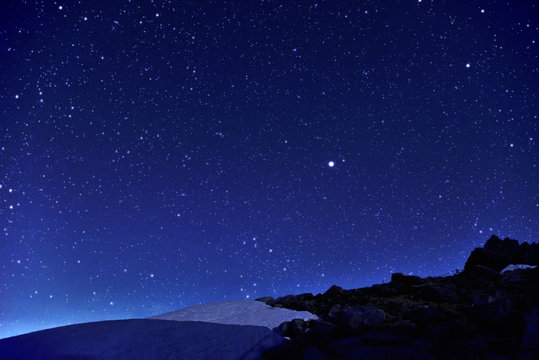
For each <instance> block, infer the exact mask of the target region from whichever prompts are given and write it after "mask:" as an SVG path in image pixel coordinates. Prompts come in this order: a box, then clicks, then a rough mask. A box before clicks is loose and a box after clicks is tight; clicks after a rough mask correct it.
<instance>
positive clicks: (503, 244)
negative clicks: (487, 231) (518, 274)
mask: <svg viewBox="0 0 539 360" xmlns="http://www.w3.org/2000/svg"><path fill="white" fill-rule="evenodd" d="M511 264H526V265H539V244H538V243H533V244H531V245H530V244H528V243H526V242H525V243H522V244H519V243H518V241H517V240H512V239H509V238H505V239H503V240H501V239H500V238H498V237H497V236H495V235H492V236H491V237H490V239H488V240H487V243H486V244H485V246H484V247H482V248H476V249H475V250H474V251H472V253H471V254H470V257H469V258H468V260H467V261H466V265H465V266H464V269H468V268H469V267H471V266H474V265H483V266H486V267H489V268H491V269H493V270H496V271H501V270H502V269H504V268H505V267H506V266H508V265H511Z"/></svg>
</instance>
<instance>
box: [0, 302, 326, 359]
mask: <svg viewBox="0 0 539 360" xmlns="http://www.w3.org/2000/svg"><path fill="white" fill-rule="evenodd" d="M295 318H302V319H305V320H308V319H316V318H317V317H316V316H315V315H313V314H311V313H309V312H306V311H301V312H298V311H293V310H288V309H281V308H272V307H270V306H268V305H266V304H264V303H262V302H258V301H241V300H240V301H225V302H219V303H211V304H202V305H197V306H192V307H189V308H185V309H181V310H178V311H174V312H170V313H166V314H162V315H158V316H155V317H153V318H150V319H133V320H116V321H99V322H92V323H83V324H76V325H69V326H63V327H58V328H54V329H48V330H43V331H38V332H33V333H30V334H25V335H19V336H15V337H11V338H7V339H2V340H0V359H1V360H15V359H43V360H47V359H51V360H52V359H64V360H67V359H70V360H73V359H85V360H90V359H91V360H97V359H99V360H105V359H130V360H131V359H133V360H137V359H223V360H227V359H244V360H248V359H259V358H260V356H261V354H262V352H263V351H264V350H266V349H268V348H270V347H273V346H276V345H278V344H280V343H281V342H283V341H284V338H283V337H282V336H280V335H278V334H277V333H276V332H274V331H272V330H271V329H273V328H275V327H277V326H278V325H279V324H280V323H282V322H284V321H288V320H291V319H295Z"/></svg>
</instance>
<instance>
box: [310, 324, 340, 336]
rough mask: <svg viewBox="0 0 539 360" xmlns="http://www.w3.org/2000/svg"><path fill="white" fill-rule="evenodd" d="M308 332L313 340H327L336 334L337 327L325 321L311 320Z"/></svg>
mask: <svg viewBox="0 0 539 360" xmlns="http://www.w3.org/2000/svg"><path fill="white" fill-rule="evenodd" d="M308 332H309V334H310V335H311V336H312V337H314V338H320V339H327V338H330V337H332V336H333V335H335V334H336V333H337V326H335V325H334V324H332V323H328V322H325V321H319V320H311V321H309V329H308Z"/></svg>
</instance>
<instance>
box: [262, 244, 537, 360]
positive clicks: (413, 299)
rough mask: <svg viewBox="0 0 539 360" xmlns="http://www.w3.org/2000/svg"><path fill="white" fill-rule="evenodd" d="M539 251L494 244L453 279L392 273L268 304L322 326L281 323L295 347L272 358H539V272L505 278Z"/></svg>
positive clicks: (279, 349)
mask: <svg viewBox="0 0 539 360" xmlns="http://www.w3.org/2000/svg"><path fill="white" fill-rule="evenodd" d="M538 249H539V245H538V244H535V243H534V244H531V245H530V244H526V243H524V244H520V245H519V244H518V242H517V241H515V240H511V239H505V240H500V239H499V238H497V237H494V236H493V237H491V238H490V239H489V240H488V241H487V243H486V244H485V247H483V248H477V249H475V250H474V251H473V252H472V254H471V255H470V257H469V259H468V261H467V262H466V266H465V269H464V271H462V272H460V273H458V274H456V275H454V276H447V277H428V278H424V279H423V278H420V277H417V276H406V275H403V274H400V273H397V274H393V275H392V277H391V282H390V283H387V284H379V285H373V286H371V287H368V288H361V289H352V290H344V289H342V288H340V287H338V286H332V287H331V288H330V289H329V290H327V291H326V292H325V293H324V294H318V295H313V294H301V295H288V296H284V297H280V298H277V299H273V298H264V299H263V301H264V302H266V303H267V304H269V305H271V306H274V307H285V308H289V309H293V310H306V311H310V312H312V313H314V314H316V315H318V316H319V317H320V319H321V320H322V321H318V320H311V321H307V322H306V321H297V320H294V321H292V322H286V323H283V324H281V326H280V330H281V331H282V333H283V334H284V335H285V336H288V337H290V338H292V340H291V341H289V342H287V343H285V344H282V345H281V346H278V347H276V348H274V349H271V350H270V351H268V352H266V353H265V357H266V358H268V359H287V358H288V359H301V358H304V359H359V358H366V359H385V358H388V359H389V358H390V359H484V358H490V359H522V360H524V359H536V358H537V357H536V356H537V355H536V354H537V353H538V352H537V350H538V349H539V333H538V328H539V323H538V321H539V320H538V319H539V316H538V313H539V268H534V269H517V270H513V271H508V272H505V273H503V274H501V273H500V270H502V269H503V268H505V267H506V266H507V265H509V264H515V263H519V264H522V263H523V264H529V265H538V264H539V262H538V261H537V260H538V257H537V255H538V254H539V252H538Z"/></svg>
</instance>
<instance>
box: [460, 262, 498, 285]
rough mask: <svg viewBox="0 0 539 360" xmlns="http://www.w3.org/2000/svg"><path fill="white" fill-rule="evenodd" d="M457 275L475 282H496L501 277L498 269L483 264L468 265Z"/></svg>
mask: <svg viewBox="0 0 539 360" xmlns="http://www.w3.org/2000/svg"><path fill="white" fill-rule="evenodd" d="M459 277H465V278H467V279H469V280H472V281H476V282H483V281H488V282H497V281H499V280H500V279H501V275H500V272H499V271H496V270H494V269H491V268H489V267H487V266H484V265H470V266H468V267H467V268H465V269H464V271H463V272H462V273H460V274H459Z"/></svg>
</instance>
